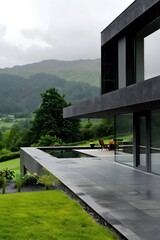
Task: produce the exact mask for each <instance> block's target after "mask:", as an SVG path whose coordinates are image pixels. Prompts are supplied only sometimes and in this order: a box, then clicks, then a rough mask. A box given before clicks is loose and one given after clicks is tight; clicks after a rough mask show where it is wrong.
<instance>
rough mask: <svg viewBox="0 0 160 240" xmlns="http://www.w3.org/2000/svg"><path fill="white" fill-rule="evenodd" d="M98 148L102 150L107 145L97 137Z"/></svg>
mask: <svg viewBox="0 0 160 240" xmlns="http://www.w3.org/2000/svg"><path fill="white" fill-rule="evenodd" d="M99 144H100V149H101V150H103V149H105V148H107V149H108V145H107V144H105V143H104V141H103V139H99Z"/></svg>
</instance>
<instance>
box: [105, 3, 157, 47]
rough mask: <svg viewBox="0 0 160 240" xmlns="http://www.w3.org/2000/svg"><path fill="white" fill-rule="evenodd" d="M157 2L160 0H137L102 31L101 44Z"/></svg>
mask: <svg viewBox="0 0 160 240" xmlns="http://www.w3.org/2000/svg"><path fill="white" fill-rule="evenodd" d="M157 3H160V0H145V1H144V0H135V1H134V2H133V3H132V4H131V5H130V6H129V7H128V8H126V10H124V11H123V12H122V13H121V14H120V15H119V16H118V17H117V18H116V19H115V20H114V21H113V22H112V23H110V24H109V25H108V26H107V27H106V28H105V29H104V30H103V31H102V32H101V45H104V44H105V43H106V42H108V41H109V40H110V39H112V38H113V37H115V36H116V35H117V34H119V33H120V32H121V31H122V30H124V29H125V28H127V27H128V26H129V25H130V24H131V23H133V22H135V21H136V20H137V19H138V18H139V17H140V16H142V15H143V14H144V13H145V12H146V11H148V10H149V9H150V8H152V7H153V6H154V5H155V4H157Z"/></svg>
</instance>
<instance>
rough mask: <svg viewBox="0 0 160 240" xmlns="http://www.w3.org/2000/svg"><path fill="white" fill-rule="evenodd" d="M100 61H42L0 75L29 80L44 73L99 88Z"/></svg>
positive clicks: (8, 69)
mask: <svg viewBox="0 0 160 240" xmlns="http://www.w3.org/2000/svg"><path fill="white" fill-rule="evenodd" d="M100 66H101V62H100V59H94V60H74V61H59V60H44V61H41V62H38V63H32V64H26V65H23V66H14V67H13V68H4V69H0V74H2V73H5V74H11V75H16V76H22V77H26V78H29V77H30V76H32V75H33V74H38V73H46V74H50V75H56V76H58V77H59V78H62V79H65V80H67V81H72V82H81V83H82V82H84V83H89V84H90V85H92V86H95V87H100V71H101V67H100Z"/></svg>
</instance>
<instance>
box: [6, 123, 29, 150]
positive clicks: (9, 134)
mask: <svg viewBox="0 0 160 240" xmlns="http://www.w3.org/2000/svg"><path fill="white" fill-rule="evenodd" d="M30 145H31V132H30V130H29V129H27V128H22V127H21V126H19V125H13V126H12V127H11V129H10V130H6V131H5V132H4V134H3V139H2V146H3V147H4V148H6V149H9V150H11V151H19V149H20V147H29V146H30Z"/></svg>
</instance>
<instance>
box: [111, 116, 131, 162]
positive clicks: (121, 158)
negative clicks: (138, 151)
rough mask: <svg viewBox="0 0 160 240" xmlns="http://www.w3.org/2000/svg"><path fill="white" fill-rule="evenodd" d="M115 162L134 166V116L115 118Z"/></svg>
mask: <svg viewBox="0 0 160 240" xmlns="http://www.w3.org/2000/svg"><path fill="white" fill-rule="evenodd" d="M115 140H116V149H115V161H116V162H119V163H122V164H125V165H129V166H133V114H132V113H128V114H120V115H117V116H116V117H115Z"/></svg>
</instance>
